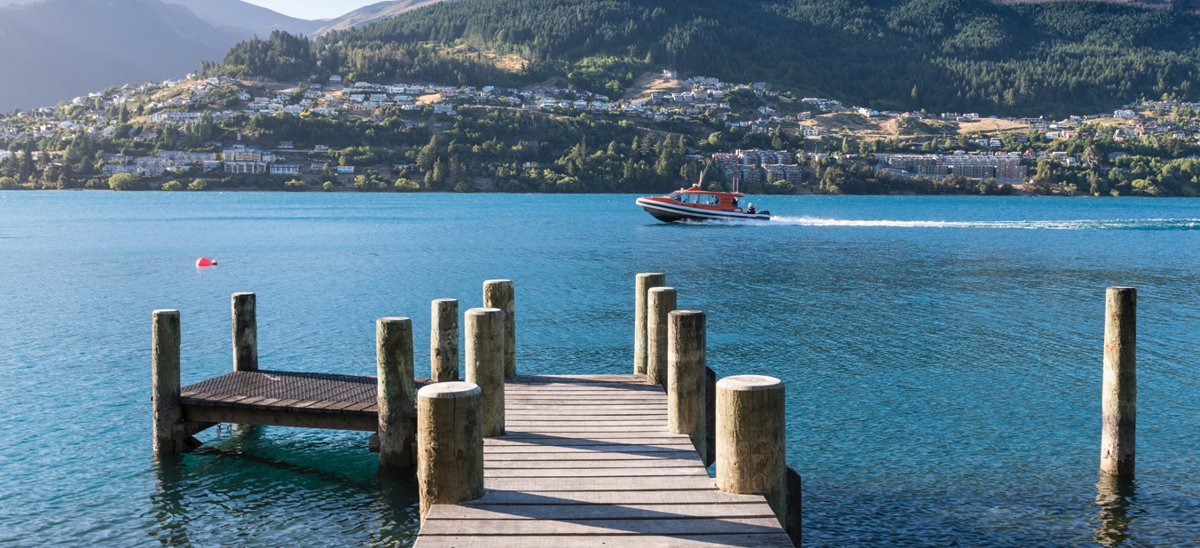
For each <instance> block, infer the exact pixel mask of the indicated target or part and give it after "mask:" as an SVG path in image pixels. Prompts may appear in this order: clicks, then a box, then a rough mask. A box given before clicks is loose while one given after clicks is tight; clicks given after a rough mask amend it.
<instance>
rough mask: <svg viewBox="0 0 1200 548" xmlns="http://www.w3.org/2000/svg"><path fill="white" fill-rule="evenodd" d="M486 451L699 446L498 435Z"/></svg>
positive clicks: (679, 442)
mask: <svg viewBox="0 0 1200 548" xmlns="http://www.w3.org/2000/svg"><path fill="white" fill-rule="evenodd" d="M483 443H484V446H483V452H484V454H485V455H486V454H487V453H488V452H489V451H495V452H522V451H530V450H532V451H544V452H555V451H575V450H587V451H616V452H631V453H636V452H640V451H654V450H670V451H682V450H691V451H695V450H696V448H695V446H693V445H692V440H690V439H687V438H686V437H685V438H682V439H681V438H652V439H639V440H636V441H629V440H620V441H610V440H596V439H570V438H561V439H543V440H536V441H531V440H525V441H521V440H518V439H509V440H501V439H496V438H488V439H486V440H484V442H483Z"/></svg>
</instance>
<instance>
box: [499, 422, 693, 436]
mask: <svg viewBox="0 0 1200 548" xmlns="http://www.w3.org/2000/svg"><path fill="white" fill-rule="evenodd" d="M507 428H508V432H509V433H520V432H524V433H527V434H530V433H542V432H584V433H588V434H597V435H603V434H605V433H610V434H611V433H620V432H659V433H663V434H669V432H667V425H665V424H653V423H651V424H643V425H632V424H628V425H624V426H600V425H599V424H591V423H580V422H563V423H556V424H543V425H525V426H522V425H512V426H507ZM505 435H508V434H505Z"/></svg>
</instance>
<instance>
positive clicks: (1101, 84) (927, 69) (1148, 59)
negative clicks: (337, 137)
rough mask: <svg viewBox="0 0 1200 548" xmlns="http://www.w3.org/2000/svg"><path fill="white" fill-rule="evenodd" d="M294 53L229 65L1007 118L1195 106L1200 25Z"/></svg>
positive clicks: (707, 21) (486, 40)
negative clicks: (663, 74) (755, 95)
mask: <svg viewBox="0 0 1200 548" xmlns="http://www.w3.org/2000/svg"><path fill="white" fill-rule="evenodd" d="M292 46H293V47H289V48H276V47H274V46H272V45H270V44H259V45H252V44H245V43H243V44H239V45H238V46H235V47H234V48H231V49H230V51H229V52H228V53H227V54H226V57H225V64H226V65H227V66H230V67H237V68H238V69H240V70H242V71H243V72H245V69H246V68H247V67H255V68H254V70H259V71H261V70H265V71H267V72H268V74H266V75H268V76H271V77H273V78H276V79H282V80H286V79H291V78H295V77H298V76H301V75H303V76H307V74H309V73H333V72H337V73H340V74H341V75H342V76H349V75H352V76H353V77H355V78H357V79H364V80H384V81H387V80H401V79H404V78H409V79H412V78H417V79H425V80H429V81H435V78H436V79H439V80H436V81H441V82H444V83H460V84H461V83H467V84H483V85H487V84H496V85H527V84H530V83H533V82H535V81H540V80H544V79H545V78H546V77H548V76H558V77H560V78H562V79H565V80H567V81H568V82H569V83H570V84H571V85H572V86H574V87H577V88H579V89H583V90H587V91H592V92H605V93H607V92H608V90H612V91H619V90H621V89H622V88H623V87H624V86H627V85H628V81H629V80H632V76H633V74H637V72H634V71H640V70H644V69H646V68H649V67H651V66H658V67H674V68H677V69H679V70H680V71H681V72H682V73H685V74H699V75H705V76H716V77H719V78H721V79H722V80H725V81H736V82H752V81H771V82H773V83H777V84H781V85H784V86H787V87H789V88H791V89H796V90H798V91H799V92H802V93H824V94H828V95H829V96H831V97H832V98H836V99H843V100H848V101H851V102H853V103H855V104H860V105H865V106H870V107H871V108H874V109H877V110H921V109H936V110H942V111H962V112H976V111H983V112H986V113H988V114H1012V115H1024V114H1032V115H1038V114H1047V113H1049V114H1056V113H1064V112H1067V111H1075V112H1099V111H1103V110H1110V109H1111V108H1113V107H1114V106H1120V105H1121V104H1124V103H1126V102H1129V101H1132V100H1135V99H1137V98H1139V97H1142V96H1145V97H1154V98H1157V97H1160V96H1175V97H1179V98H1188V99H1198V98H1200V86H1198V87H1195V88H1193V87H1192V85H1191V81H1192V80H1195V79H1196V78H1197V77H1200V16H1197V15H1194V14H1189V13H1179V12H1172V11H1165V10H1145V9H1140V8H1136V7H1129V6H1123V5H1116V4H1108V3H1097V2H1056V3H1040V4H1028V3H1023V4H997V3H992V2H987V1H983V0H874V1H872V2H867V3H862V2H851V1H850V0H762V1H760V2H755V3H751V4H742V5H740V8H739V9H736V10H735V9H730V8H729V5H728V4H727V3H726V2H723V1H721V0H694V1H690V2H689V1H684V0H646V1H643V2H639V3H637V4H634V3H632V2H629V1H626V0H457V1H455V2H443V3H439V4H434V5H430V6H425V7H424V8H422V9H419V10H414V11H410V12H407V13H404V14H401V15H399V16H396V17H392V18H389V19H386V20H382V21H377V22H374V23H371V24H368V25H364V26H361V27H359V28H356V29H352V30H345V31H337V32H335V33H330V34H327V35H325V36H323V37H322V38H319V39H317V40H315V41H311V42H303V43H296V44H292ZM454 46H469V47H468V48H467V49H466V50H465V51H468V52H470V51H481V50H491V51H494V52H499V53H505V54H519V55H521V56H523V57H524V59H526V60H528V61H529V65H528V68H525V69H522V71H521V72H520V73H519V74H518V73H511V72H507V73H506V71H504V70H501V69H499V68H498V67H496V66H495V63H492V62H489V61H488V60H487V59H484V58H482V57H480V56H479V55H478V54H475V53H466V54H463V55H457V56H456V55H452V54H449V53H447V52H448V51H454V50H453V49H452V48H453V47H454ZM284 52H286V55H285V54H284ZM271 55H274V56H276V57H275V58H273V59H272V58H270V57H264V56H271ZM317 56H321V59H323V61H322V62H320V63H318V62H317V61H318V60H317ZM284 57H286V62H277V61H282V60H284V59H283V58H284ZM272 67H276V68H277V69H276V70H272ZM293 72H294V74H293ZM302 73H303V74H302ZM631 73H632V74H631ZM608 94H609V95H610V96H611V93H608Z"/></svg>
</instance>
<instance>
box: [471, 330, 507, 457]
mask: <svg viewBox="0 0 1200 548" xmlns="http://www.w3.org/2000/svg"><path fill="white" fill-rule="evenodd" d="M464 323H465V324H466V325H465V327H466V331H467V360H466V361H467V382H470V383H475V384H477V385H479V389H480V390H481V391H483V404H482V405H483V418H482V420H483V437H485V438H491V437H496V436H503V435H504V311H503V310H500V309H498V308H472V309H470V310H468V311H467V313H466V321H465V322H464Z"/></svg>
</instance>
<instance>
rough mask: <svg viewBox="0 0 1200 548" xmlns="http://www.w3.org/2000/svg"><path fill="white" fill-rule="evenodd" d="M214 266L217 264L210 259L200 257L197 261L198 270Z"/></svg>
mask: <svg viewBox="0 0 1200 548" xmlns="http://www.w3.org/2000/svg"><path fill="white" fill-rule="evenodd" d="M214 264H217V263H214V262H212V261H210V260H208V257H200V258H199V259H197V260H196V268H203V267H207V266H212V265H214Z"/></svg>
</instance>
